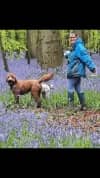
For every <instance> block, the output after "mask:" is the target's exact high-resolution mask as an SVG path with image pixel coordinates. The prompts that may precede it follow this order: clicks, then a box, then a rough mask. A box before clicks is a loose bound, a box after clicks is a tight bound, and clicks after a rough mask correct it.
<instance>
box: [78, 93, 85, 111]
mask: <svg viewBox="0 0 100 178" xmlns="http://www.w3.org/2000/svg"><path fill="white" fill-rule="evenodd" d="M77 94H78V98H79V102H80V105H81V108H80V110H81V111H83V110H86V103H85V96H84V93H77Z"/></svg>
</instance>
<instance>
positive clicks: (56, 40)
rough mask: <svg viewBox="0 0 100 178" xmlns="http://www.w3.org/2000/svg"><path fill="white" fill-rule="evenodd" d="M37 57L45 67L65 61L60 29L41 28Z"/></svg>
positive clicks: (58, 64) (55, 65)
mask: <svg viewBox="0 0 100 178" xmlns="http://www.w3.org/2000/svg"><path fill="white" fill-rule="evenodd" d="M37 58H38V61H39V63H40V65H41V66H42V67H43V68H48V67H57V66H60V65H61V64H62V63H63V48H62V44H61V39H60V34H59V31H58V30H39V33H38V48H37Z"/></svg>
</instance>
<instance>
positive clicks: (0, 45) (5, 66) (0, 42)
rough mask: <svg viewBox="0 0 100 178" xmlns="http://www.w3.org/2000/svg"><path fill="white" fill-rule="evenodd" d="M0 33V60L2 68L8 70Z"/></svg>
mask: <svg viewBox="0 0 100 178" xmlns="http://www.w3.org/2000/svg"><path fill="white" fill-rule="evenodd" d="M1 38H2V37H1V35H0V47H1V52H2V60H3V64H4V69H5V70H6V71H7V72H9V66H8V63H7V58H6V52H5V51H4V48H3V45H2V39H1Z"/></svg>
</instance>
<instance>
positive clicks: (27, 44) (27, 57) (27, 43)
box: [26, 30, 31, 64]
mask: <svg viewBox="0 0 100 178" xmlns="http://www.w3.org/2000/svg"><path fill="white" fill-rule="evenodd" d="M30 45H31V44H30V33H29V30H27V32H26V48H27V51H26V59H27V63H28V64H30V59H31V54H30Z"/></svg>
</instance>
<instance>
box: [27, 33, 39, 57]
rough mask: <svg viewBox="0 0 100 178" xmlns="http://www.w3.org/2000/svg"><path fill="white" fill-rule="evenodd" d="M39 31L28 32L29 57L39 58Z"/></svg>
mask: <svg viewBox="0 0 100 178" xmlns="http://www.w3.org/2000/svg"><path fill="white" fill-rule="evenodd" d="M38 31H39V30H27V49H28V52H29V57H31V58H36V57H37V40H38Z"/></svg>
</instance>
